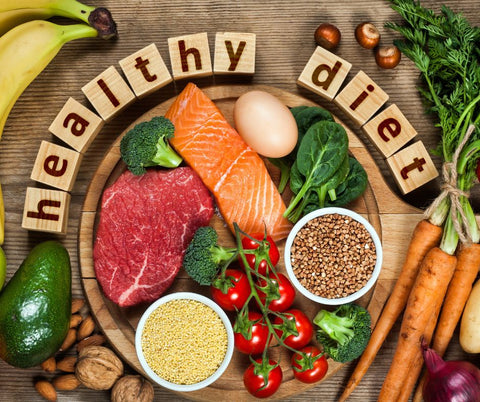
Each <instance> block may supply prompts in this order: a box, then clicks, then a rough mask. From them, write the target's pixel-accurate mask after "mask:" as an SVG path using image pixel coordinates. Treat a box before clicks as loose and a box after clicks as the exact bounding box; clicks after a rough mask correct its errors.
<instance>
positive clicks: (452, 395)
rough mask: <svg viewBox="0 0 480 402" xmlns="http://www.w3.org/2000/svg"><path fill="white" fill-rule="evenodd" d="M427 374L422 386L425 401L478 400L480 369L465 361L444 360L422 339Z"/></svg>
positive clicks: (473, 401)
mask: <svg viewBox="0 0 480 402" xmlns="http://www.w3.org/2000/svg"><path fill="white" fill-rule="evenodd" d="M422 352H423V359H424V360H425V365H426V366H427V370H428V374H427V379H426V381H425V384H424V386H423V399H424V400H425V402H475V401H480V369H478V367H476V366H475V365H473V364H472V363H470V362H467V361H445V360H443V359H442V358H441V357H440V356H439V355H438V354H437V352H435V351H434V350H433V349H430V348H429V347H428V345H427V344H426V342H425V341H422Z"/></svg>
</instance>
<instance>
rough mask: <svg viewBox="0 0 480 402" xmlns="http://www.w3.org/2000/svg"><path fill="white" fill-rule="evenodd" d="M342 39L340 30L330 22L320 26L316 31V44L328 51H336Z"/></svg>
mask: <svg viewBox="0 0 480 402" xmlns="http://www.w3.org/2000/svg"><path fill="white" fill-rule="evenodd" d="M341 37H342V35H341V33H340V30H339V29H338V28H337V27H336V26H335V25H332V24H329V23H328V22H325V23H323V24H320V25H319V26H318V28H317V29H316V30H315V42H317V45H319V46H322V47H324V48H325V49H327V50H333V49H335V48H336V47H337V46H338V44H339V43H340V39H341Z"/></svg>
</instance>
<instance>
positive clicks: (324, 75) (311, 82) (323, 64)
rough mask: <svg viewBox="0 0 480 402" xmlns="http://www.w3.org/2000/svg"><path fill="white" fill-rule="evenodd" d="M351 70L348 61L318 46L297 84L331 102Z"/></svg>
mask: <svg viewBox="0 0 480 402" xmlns="http://www.w3.org/2000/svg"><path fill="white" fill-rule="evenodd" d="M351 68H352V65H351V64H350V63H349V62H348V61H346V60H343V59H341V58H340V57H338V56H337V55H335V54H333V53H331V52H329V51H328V50H326V49H324V48H323V47H320V46H317V48H316V49H315V52H314V53H313V54H312V56H311V57H310V60H309V61H308V63H307V65H306V66H305V68H304V69H303V71H302V73H301V74H300V77H298V79H297V84H298V85H300V86H302V87H304V88H307V89H309V90H310V91H312V92H315V93H316V94H318V95H320V96H322V97H323V98H325V99H328V100H329V101H331V100H332V99H333V98H334V97H335V95H336V94H337V92H338V90H339V89H340V87H341V86H342V84H343V81H345V78H347V74H348V72H349V71H350V69H351Z"/></svg>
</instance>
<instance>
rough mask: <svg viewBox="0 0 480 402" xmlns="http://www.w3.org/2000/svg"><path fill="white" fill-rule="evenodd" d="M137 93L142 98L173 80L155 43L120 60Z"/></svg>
mask: <svg viewBox="0 0 480 402" xmlns="http://www.w3.org/2000/svg"><path fill="white" fill-rule="evenodd" d="M119 64H120V67H122V70H123V72H124V74H125V76H126V77H127V79H128V82H129V83H130V86H131V87H132V89H133V91H134V92H135V95H137V97H139V98H141V97H142V96H146V95H148V94H150V93H152V92H155V91H156V90H158V89H160V88H162V87H164V86H165V85H167V84H169V83H170V82H172V76H171V75H170V72H169V71H168V68H167V66H166V65H165V62H164V61H163V59H162V56H161V55H160V53H159V51H158V49H157V47H156V46H155V44H154V43H152V44H151V45H148V46H146V47H144V48H143V49H140V50H139V51H137V52H135V53H133V54H132V55H130V56H128V57H125V58H124V59H122V60H120V61H119Z"/></svg>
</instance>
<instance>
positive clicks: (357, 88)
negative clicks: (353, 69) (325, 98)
mask: <svg viewBox="0 0 480 402" xmlns="http://www.w3.org/2000/svg"><path fill="white" fill-rule="evenodd" d="M387 100H388V94H387V93H385V92H384V91H383V89H382V88H380V87H379V86H378V85H377V84H375V82H374V81H372V80H371V79H370V77H369V76H368V75H367V74H365V73H364V72H363V71H359V72H358V73H357V75H356V76H355V77H354V78H353V79H352V80H351V81H350V82H349V83H348V84H347V85H346V86H345V88H343V90H342V91H341V92H340V93H339V94H338V95H337V97H336V98H335V103H336V104H337V105H338V106H339V107H340V108H341V109H342V110H343V111H344V112H345V113H346V114H347V115H348V116H349V117H350V118H351V119H352V120H353V121H354V122H355V123H356V124H358V126H363V125H364V124H365V123H366V122H367V121H368V119H369V118H370V117H372V116H373V115H374V114H375V112H376V111H377V110H378V109H380V108H381V107H382V105H383V104H384V103H385V102H386V101H387Z"/></svg>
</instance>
